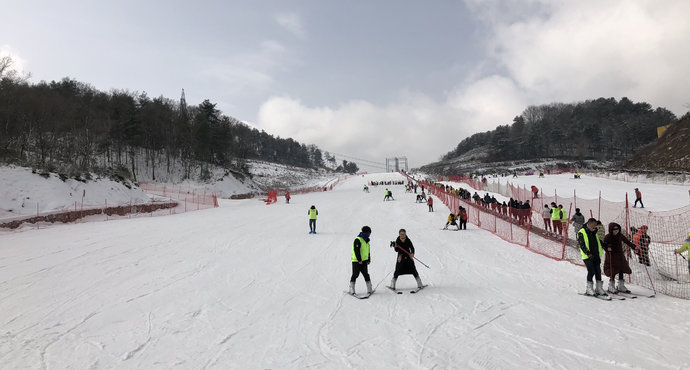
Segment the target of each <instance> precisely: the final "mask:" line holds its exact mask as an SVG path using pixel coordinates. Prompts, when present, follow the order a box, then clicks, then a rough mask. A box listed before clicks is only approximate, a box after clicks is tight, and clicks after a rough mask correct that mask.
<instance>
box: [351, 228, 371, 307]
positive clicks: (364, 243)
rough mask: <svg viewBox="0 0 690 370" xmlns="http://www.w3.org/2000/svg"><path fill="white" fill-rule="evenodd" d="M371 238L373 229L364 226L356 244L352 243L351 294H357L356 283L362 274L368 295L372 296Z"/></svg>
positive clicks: (356, 239)
mask: <svg viewBox="0 0 690 370" xmlns="http://www.w3.org/2000/svg"><path fill="white" fill-rule="evenodd" d="M369 236H371V228H370V227H369V226H362V232H360V233H359V235H357V237H356V238H355V240H354V242H352V276H351V277H350V291H349V292H350V294H355V282H356V280H357V278H358V277H359V274H360V273H362V276H364V282H365V283H366V284H367V294H371V293H373V292H374V290H373V289H372V287H371V278H370V277H369V268H368V266H369V263H371V254H370V250H369Z"/></svg>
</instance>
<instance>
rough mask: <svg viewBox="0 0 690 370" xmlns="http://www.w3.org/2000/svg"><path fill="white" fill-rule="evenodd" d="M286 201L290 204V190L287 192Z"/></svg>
mask: <svg viewBox="0 0 690 370" xmlns="http://www.w3.org/2000/svg"><path fill="white" fill-rule="evenodd" d="M285 203H287V204H290V192H289V191H286V192H285Z"/></svg>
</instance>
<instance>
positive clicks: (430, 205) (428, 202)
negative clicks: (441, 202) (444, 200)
mask: <svg viewBox="0 0 690 370" xmlns="http://www.w3.org/2000/svg"><path fill="white" fill-rule="evenodd" d="M426 204H427V205H428V206H429V212H433V211H434V198H432V197H431V196H429V200H427V201H426Z"/></svg>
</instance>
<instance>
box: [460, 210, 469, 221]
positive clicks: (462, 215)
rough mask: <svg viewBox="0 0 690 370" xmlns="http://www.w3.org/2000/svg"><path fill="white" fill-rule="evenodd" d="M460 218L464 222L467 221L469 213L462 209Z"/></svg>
mask: <svg viewBox="0 0 690 370" xmlns="http://www.w3.org/2000/svg"><path fill="white" fill-rule="evenodd" d="M458 217H459V218H460V219H461V220H463V221H467V212H466V211H465V210H464V209H461V210H460V213H458Z"/></svg>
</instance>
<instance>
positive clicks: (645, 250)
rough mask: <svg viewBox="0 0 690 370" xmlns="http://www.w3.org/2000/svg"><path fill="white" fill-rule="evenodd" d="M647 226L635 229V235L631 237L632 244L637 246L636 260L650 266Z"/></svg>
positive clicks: (649, 239)
mask: <svg viewBox="0 0 690 370" xmlns="http://www.w3.org/2000/svg"><path fill="white" fill-rule="evenodd" d="M647 229H648V227H647V225H642V226H640V227H639V228H638V229H637V232H636V233H635V235H633V238H632V239H633V240H632V242H633V244H635V245H636V246H637V249H636V250H635V254H637V259H638V261H639V262H640V263H641V264H644V265H647V266H651V263H650V262H649V244H650V243H651V242H652V239H651V238H650V237H649V235H647Z"/></svg>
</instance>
